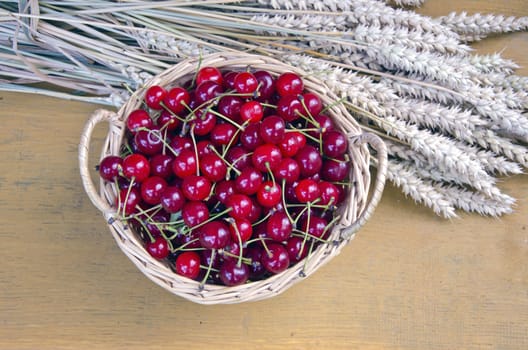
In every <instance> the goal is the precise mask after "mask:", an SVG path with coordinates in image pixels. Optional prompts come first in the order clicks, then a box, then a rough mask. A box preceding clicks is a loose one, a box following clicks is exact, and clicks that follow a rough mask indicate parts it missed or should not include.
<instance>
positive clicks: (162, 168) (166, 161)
mask: <svg viewBox="0 0 528 350" xmlns="http://www.w3.org/2000/svg"><path fill="white" fill-rule="evenodd" d="M173 161H174V157H172V156H171V155H168V154H156V155H154V156H152V158H150V173H151V175H154V176H159V177H162V178H164V179H168V178H169V177H170V176H171V175H172V162H173Z"/></svg>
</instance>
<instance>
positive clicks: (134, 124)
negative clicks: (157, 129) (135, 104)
mask: <svg viewBox="0 0 528 350" xmlns="http://www.w3.org/2000/svg"><path fill="white" fill-rule="evenodd" d="M126 125H127V129H128V131H130V132H131V133H133V134H135V133H136V132H137V131H138V129H140V128H146V129H150V128H151V127H152V125H154V121H153V120H152V118H151V117H150V115H149V114H148V112H147V111H145V110H143V109H136V110H134V111H132V112H131V113H130V114H129V115H128V118H127V121H126Z"/></svg>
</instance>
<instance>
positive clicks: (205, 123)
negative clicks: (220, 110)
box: [189, 110, 216, 136]
mask: <svg viewBox="0 0 528 350" xmlns="http://www.w3.org/2000/svg"><path fill="white" fill-rule="evenodd" d="M195 115H196V116H195V118H194V119H192V120H191V121H190V122H189V126H190V127H191V130H192V132H193V133H194V134H195V135H198V136H205V135H207V134H209V133H210V132H211V130H213V128H214V127H215V125H216V116H215V115H214V114H213V113H211V112H209V111H205V112H204V110H198V111H196V112H195Z"/></svg>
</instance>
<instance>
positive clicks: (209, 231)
mask: <svg viewBox="0 0 528 350" xmlns="http://www.w3.org/2000/svg"><path fill="white" fill-rule="evenodd" d="M198 231H199V239H200V244H201V245H202V247H204V248H206V249H222V248H224V247H225V246H226V245H227V244H228V243H229V238H230V233H229V228H228V227H227V225H226V224H225V223H224V222H222V221H219V220H215V221H211V222H208V223H207V224H205V225H203V226H202V227H200V228H199V229H198Z"/></svg>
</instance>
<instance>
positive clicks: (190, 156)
mask: <svg viewBox="0 0 528 350" xmlns="http://www.w3.org/2000/svg"><path fill="white" fill-rule="evenodd" d="M197 163H198V160H197V158H196V154H195V153H194V150H193V149H184V150H182V151H181V152H180V154H179V155H178V156H176V157H175V158H174V162H172V171H173V172H174V174H175V175H176V176H178V177H179V178H181V179H183V178H185V177H187V176H189V175H193V174H196V172H197V169H198V164H197Z"/></svg>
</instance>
